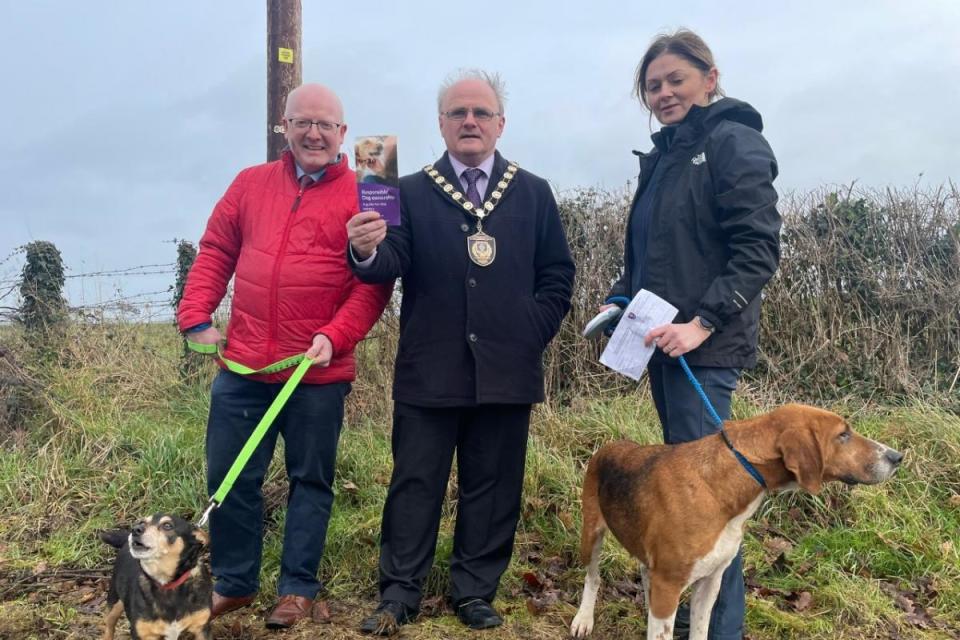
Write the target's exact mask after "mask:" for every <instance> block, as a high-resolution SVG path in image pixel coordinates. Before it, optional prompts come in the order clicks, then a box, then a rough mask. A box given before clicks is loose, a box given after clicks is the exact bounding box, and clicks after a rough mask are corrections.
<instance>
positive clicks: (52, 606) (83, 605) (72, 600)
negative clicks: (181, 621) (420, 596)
mask: <svg viewBox="0 0 960 640" xmlns="http://www.w3.org/2000/svg"><path fill="white" fill-rule="evenodd" d="M108 580H109V574H108V572H107V570H104V571H102V572H100V571H83V570H59V571H57V570H53V571H49V572H46V573H44V574H36V575H35V574H26V575H24V574H5V575H4V574H0V640H34V639H41V638H42V639H46V638H56V639H58V640H94V639H98V640H99V638H101V637H102V634H103V624H102V621H103V616H104V614H105V612H106V603H105V599H106V592H107V587H108ZM271 604H272V603H270V602H263V603H261V602H260V601H258V602H257V603H255V605H254V606H252V607H250V608H248V609H244V610H240V611H237V612H233V613H230V614H227V615H226V616H224V617H223V618H222V619H218V620H216V621H214V624H213V637H214V638H216V639H217V640H265V639H268V638H269V639H270V640H306V639H307V638H329V639H331V640H340V639H344V640H347V639H360V638H363V639H364V640H369V638H370V637H369V636H364V635H362V634H361V633H360V632H359V631H357V626H358V625H359V623H360V619H361V618H362V617H363V615H364V614H365V613H366V612H369V611H370V610H371V609H372V608H373V606H374V605H375V604H376V603H375V602H373V601H372V600H356V601H342V600H330V601H329V604H330V610H331V614H332V617H333V621H332V623H330V624H321V623H317V622H313V621H304V622H302V623H300V624H298V625H297V626H296V627H294V628H292V629H288V630H285V631H273V630H269V629H266V628H265V627H264V619H265V618H266V616H267V614H268V613H269V607H270V606H271ZM498 607H499V609H500V612H501V613H502V614H504V616H505V617H506V620H507V622H506V624H505V625H504V626H503V627H501V628H499V629H494V630H490V631H485V632H483V634H482V637H483V640H516V639H517V638H530V639H531V640H540V639H547V638H551V639H553V638H564V637H567V636H568V634H567V629H568V628H569V626H568V625H569V623H570V619H571V618H572V617H573V614H574V610H573V607H572V606H571V605H568V604H564V603H556V604H555V606H553V607H551V608H550V609H551V610H549V611H544V612H543V613H542V615H537V616H536V617H531V616H530V615H529V613H528V612H527V611H524V610H522V609H526V608H527V607H528V605H526V604H525V603H524V602H523V601H522V600H516V601H512V602H511V601H507V602H505V603H499V602H498ZM566 609H569V611H566ZM554 610H556V612H555V611H554ZM561 611H562V613H561ZM518 613H519V614H520V615H512V614H518ZM511 618H517V619H516V620H512V619H511ZM630 635H631V636H633V637H637V634H636V632H634V633H632V634H630ZM397 637H398V638H400V639H403V640H427V639H437V638H444V639H445V638H468V637H469V638H473V639H474V640H476V638H477V635H476V632H470V631H469V630H467V629H465V628H464V627H463V626H462V625H460V623H459V622H458V621H457V619H456V617H455V616H454V615H453V613H452V612H451V611H450V610H449V608H447V607H446V606H445V605H444V604H443V603H442V601H440V599H439V598H436V599H432V600H429V601H425V603H424V611H423V613H422V614H421V616H420V618H419V619H418V620H417V622H416V623H414V624H410V625H406V626H404V627H403V628H402V629H401V631H400V634H399V635H398V636H397ZM602 637H603V638H615V637H617V635H616V634H614V635H611V634H604V635H603V636H602ZM117 638H118V640H126V639H127V638H129V631H128V628H127V624H126V619H125V618H123V619H122V620H121V622H120V624H119V625H118V627H117Z"/></svg>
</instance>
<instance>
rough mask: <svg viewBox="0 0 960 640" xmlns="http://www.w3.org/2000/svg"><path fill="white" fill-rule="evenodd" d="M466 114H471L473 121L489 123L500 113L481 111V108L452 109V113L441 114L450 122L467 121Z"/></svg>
mask: <svg viewBox="0 0 960 640" xmlns="http://www.w3.org/2000/svg"><path fill="white" fill-rule="evenodd" d="M468 113H473V117H474V119H475V120H479V121H480V122H489V121H490V120H492V119H493V117H494V116H498V115H500V112H499V111H487V110H486V109H483V108H480V109H465V108H460V109H454V110H453V111H444V112H443V115H445V116H447V117H448V118H450V119H451V120H456V121H457V122H460V121H461V120H466V119H467V114H468Z"/></svg>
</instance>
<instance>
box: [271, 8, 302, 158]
mask: <svg viewBox="0 0 960 640" xmlns="http://www.w3.org/2000/svg"><path fill="white" fill-rule="evenodd" d="M300 22H301V10H300V0H267V161H270V160H276V159H277V158H278V157H280V152H281V151H283V148H284V147H285V146H286V144H287V141H286V140H285V139H284V137H283V106H284V101H285V100H286V98H287V94H288V93H290V91H292V90H293V89H295V88H297V87H299V86H300V84H301V83H302V82H303V80H302V78H303V63H302V61H301V56H300V45H301V38H300Z"/></svg>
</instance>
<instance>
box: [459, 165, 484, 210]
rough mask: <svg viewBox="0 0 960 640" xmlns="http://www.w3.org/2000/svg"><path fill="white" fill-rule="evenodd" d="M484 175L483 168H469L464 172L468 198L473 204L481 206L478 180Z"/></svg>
mask: <svg viewBox="0 0 960 640" xmlns="http://www.w3.org/2000/svg"><path fill="white" fill-rule="evenodd" d="M482 175H483V169H467V170H466V171H464V172H463V177H464V178H466V180H467V200H469V201H470V202H472V203H473V206H475V207H479V206H480V204H481V203H480V192H479V191H477V180H479V179H480V176H482Z"/></svg>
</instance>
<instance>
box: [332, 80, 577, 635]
mask: <svg viewBox="0 0 960 640" xmlns="http://www.w3.org/2000/svg"><path fill="white" fill-rule="evenodd" d="M438 109H439V124H440V133H441V135H442V136H443V139H444V142H445V143H446V147H447V152H446V153H445V154H444V155H443V156H442V157H441V158H440V159H439V160H437V162H436V163H435V164H434V165H430V166H428V167H425V168H424V169H423V170H422V171H418V172H416V173H414V174H411V175H408V176H405V177H403V178H402V179H401V180H400V208H401V219H402V221H401V224H400V225H399V226H394V227H390V228H389V229H388V228H387V226H386V224H385V223H384V221H383V220H381V219H380V217H379V216H378V215H377V214H376V213H375V212H361V213H359V214H357V215H356V216H354V217H353V218H351V220H350V221H349V222H348V224H347V235H348V238H349V240H350V249H349V252H348V253H349V256H348V259H349V261H350V264H351V266H352V268H353V272H354V273H355V274H356V275H357V277H358V278H359V279H360V280H362V281H364V282H368V283H374V282H388V281H392V280H393V279H394V278H397V277H399V278H401V279H402V283H403V300H402V305H401V310H400V344H399V347H398V351H397V359H396V369H395V374H394V385H393V398H394V403H395V405H394V418H393V461H394V468H393V476H392V479H391V481H390V490H389V492H388V494H387V501H386V504H385V505H384V510H383V522H382V527H381V541H380V604H379V606H378V607H377V609H376V610H375V611H374V612H373V614H372V615H371V616H369V617H367V618H365V619H364V620H363V622H362V624H361V630H362V631H364V632H366V633H377V634H380V635H388V634H391V633H393V632H395V631H396V629H397V628H398V627H399V625H402V624H404V623H405V622H408V621H409V620H411V619H413V618H414V617H415V616H416V615H417V612H418V611H419V607H420V599H421V597H422V588H423V581H424V578H425V577H426V576H427V574H428V572H429V570H430V567H431V565H432V563H433V555H434V550H435V548H436V542H437V530H438V527H439V524H440V511H441V506H442V504H443V497H444V493H445V490H446V486H447V480H448V478H449V475H450V468H451V464H452V459H453V454H454V452H456V455H457V468H458V470H459V474H458V503H457V505H458V506H457V523H456V529H455V532H454V541H453V554H452V557H451V559H450V598H451V601H452V603H453V605H454V607H455V608H456V611H457V615H458V617H459V618H460V620H461V621H462V622H463V623H464V624H465V625H467V626H469V627H471V628H473V629H485V628H489V627H495V626H498V625H500V624H501V623H502V622H503V620H502V619H501V618H500V616H499V615H498V614H497V612H496V611H495V610H494V608H493V606H492V604H491V603H492V601H493V599H494V597H495V595H496V591H497V586H498V584H499V581H500V576H501V575H502V574H503V572H504V570H505V569H506V567H507V565H508V563H509V562H510V556H511V554H512V550H513V540H514V535H515V533H516V525H517V520H518V518H519V515H520V497H521V488H522V485H523V470H524V460H525V455H526V444H527V432H528V428H529V424H530V408H531V405H532V404H533V403H535V402H541V401H543V399H544V393H543V365H542V355H543V351H544V349H545V348H546V346H547V344H548V343H549V342H550V340H551V339H552V338H553V336H554V335H555V334H556V333H557V330H558V329H559V328H560V322H561V321H562V320H563V317H564V316H565V315H566V313H567V311H569V309H570V295H571V291H572V288H573V276H574V265H573V261H572V260H571V258H570V251H569V249H568V247H567V241H566V237H565V236H564V232H563V228H562V226H561V223H560V217H559V214H558V212H557V204H556V201H555V200H554V197H553V193H552V191H551V189H550V186H549V184H547V182H546V181H545V180H543V179H542V178H538V177H537V176H535V175H533V174H532V173H529V172H527V171H524V170H523V169H520V168H518V167H517V165H516V164H514V163H512V162H508V161H507V160H506V159H505V158H504V157H503V156H501V155H500V154H499V153H498V152H497V151H496V144H497V139H498V138H499V137H500V135H501V133H502V132H503V127H504V123H505V118H504V115H503V85H502V82H501V81H500V78H499V76H498V75H496V74H488V73H486V72H483V71H463V72H460V73H459V74H457V75H456V76H454V77H452V78H451V79H450V80H448V81H447V82H446V83H445V84H444V85H443V87H442V88H441V90H440V94H439V99H438Z"/></svg>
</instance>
